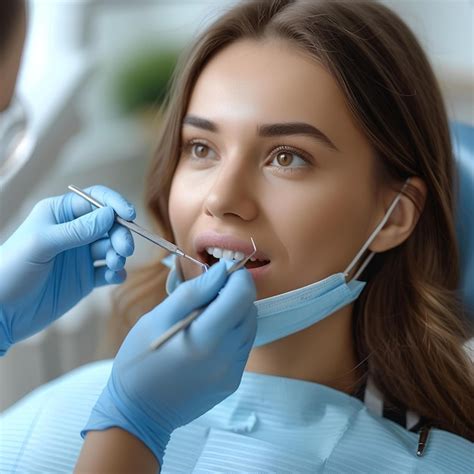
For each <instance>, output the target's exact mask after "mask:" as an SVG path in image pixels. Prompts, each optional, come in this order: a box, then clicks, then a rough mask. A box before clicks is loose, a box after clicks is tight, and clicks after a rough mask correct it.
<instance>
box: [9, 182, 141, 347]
mask: <svg viewBox="0 0 474 474" xmlns="http://www.w3.org/2000/svg"><path fill="white" fill-rule="evenodd" d="M86 191H87V192H88V193H89V194H91V195H92V196H93V197H94V198H96V199H97V200H98V201H100V202H102V203H103V204H105V205H106V206H108V207H104V208H102V209H95V208H94V210H93V209H92V206H91V205H90V204H89V203H88V202H87V201H86V200H84V199H83V198H81V197H79V196H77V195H76V194H74V193H68V194H65V195H63V196H59V197H54V198H49V199H45V200H43V201H40V202H39V203H38V204H37V205H36V206H35V207H34V209H33V210H32V211H31V213H30V215H29V216H28V217H27V218H26V220H25V221H24V222H23V224H22V225H21V226H20V227H19V228H18V229H17V230H16V232H15V233H14V234H13V235H12V236H11V237H10V238H9V239H8V240H7V241H6V242H5V243H4V244H3V245H2V246H0V355H2V354H4V353H5V352H6V351H7V349H8V348H9V346H10V345H12V344H13V343H15V342H18V341H19V340H21V339H24V338H26V337H28V336H31V335H32V334H34V333H36V332H38V331H40V330H41V329H43V328H45V327H46V326H47V325H48V324H50V323H51V322H53V321H54V320H56V319H57V318H59V317H60V316H61V315H63V314H64V313H65V312H66V311H68V310H69V309H70V308H72V307H73V306H74V305H75V304H76V303H78V302H79V301H80V300H81V299H82V298H83V297H84V296H86V295H87V294H89V293H90V292H91V291H92V289H93V288H94V287H96V286H100V285H104V284H107V283H120V282H122V281H123V280H124V278H125V273H124V270H123V267H124V265H125V257H128V256H130V255H131V254H132V253H133V250H134V244H133V238H132V236H131V234H130V232H129V231H128V229H125V228H124V227H122V226H119V225H117V224H115V223H114V210H115V211H116V213H117V214H118V215H119V216H120V217H122V218H124V219H127V220H129V219H134V218H135V209H134V207H133V206H132V205H131V204H129V203H128V202H127V201H126V200H125V199H124V198H123V197H122V196H120V195H119V194H118V193H116V192H115V191H112V190H111V189H108V188H106V187H104V186H93V187H91V188H88V189H87V190H86ZM104 259H105V260H106V263H107V265H106V266H101V267H94V261H97V260H104Z"/></svg>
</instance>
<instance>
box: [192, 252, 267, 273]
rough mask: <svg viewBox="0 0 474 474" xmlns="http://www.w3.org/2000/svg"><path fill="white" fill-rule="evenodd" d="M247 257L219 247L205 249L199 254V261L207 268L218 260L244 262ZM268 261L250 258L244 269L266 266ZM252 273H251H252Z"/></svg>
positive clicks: (241, 253)
mask: <svg viewBox="0 0 474 474" xmlns="http://www.w3.org/2000/svg"><path fill="white" fill-rule="evenodd" d="M246 257H247V256H246V255H245V254H244V253H243V252H239V251H234V250H229V249H223V248H219V247H207V248H206V249H204V250H202V251H201V252H199V260H200V261H201V262H203V263H207V264H208V265H209V266H212V265H214V264H215V263H217V262H218V261H219V260H230V261H233V262H237V261H241V260H244V259H245V258H246ZM269 263H270V260H266V259H259V258H255V257H252V258H251V259H250V260H249V261H248V262H247V263H246V264H245V268H247V269H248V270H253V269H257V268H262V267H265V266H267V265H268V264H269ZM252 273H253V272H252Z"/></svg>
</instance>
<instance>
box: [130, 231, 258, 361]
mask: <svg viewBox="0 0 474 474" xmlns="http://www.w3.org/2000/svg"><path fill="white" fill-rule="evenodd" d="M250 240H251V241H252V246H253V252H252V253H251V254H250V255H249V256H248V257H246V258H245V259H244V260H240V261H238V262H236V263H234V265H232V266H231V267H230V268H229V269H228V270H227V276H229V275H231V274H232V273H234V272H236V271H237V270H240V269H241V268H242V267H244V266H245V264H246V263H247V262H248V261H249V260H250V259H251V258H252V257H253V256H254V255H255V254H256V253H257V247H256V245H255V242H254V241H253V239H252V237H250ZM216 298H217V296H216ZM216 298H214V300H215V299H216ZM214 300H212V301H214ZM212 301H210V302H209V303H208V304H207V305H205V306H203V307H201V308H198V309H195V310H194V311H192V312H191V313H190V314H189V316H186V318H184V319H182V320H181V321H178V322H177V323H176V324H174V325H173V326H171V327H170V328H169V329H168V330H167V331H165V332H164V333H163V334H162V335H161V336H159V337H157V338H156V339H155V340H154V341H152V342H151V343H150V345H149V346H148V349H147V350H146V351H145V352H143V353H141V354H139V355H138V356H137V357H135V358H134V359H132V360H131V361H130V362H128V363H126V366H127V367H128V366H129V365H134V364H135V363H137V362H139V361H141V360H143V359H144V358H145V357H146V356H147V355H149V354H151V353H152V352H154V351H156V350H157V349H159V348H160V347H161V346H162V345H163V344H164V343H165V342H167V341H169V340H170V339H171V338H172V337H173V336H174V335H175V334H177V333H178V332H180V331H183V330H184V329H186V328H187V327H188V326H189V325H190V324H191V323H192V322H193V321H194V320H195V319H196V318H197V317H198V316H199V315H200V314H201V313H202V312H203V311H204V310H205V309H206V308H207V307H208V306H209V305H210V304H211V303H212Z"/></svg>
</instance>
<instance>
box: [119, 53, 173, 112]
mask: <svg viewBox="0 0 474 474" xmlns="http://www.w3.org/2000/svg"><path fill="white" fill-rule="evenodd" d="M178 56H179V52H178V51H177V50H163V49H160V50H158V49H157V50H148V51H145V52H140V53H138V54H136V55H134V56H133V57H131V58H129V59H128V60H127V61H125V62H124V63H123V64H122V65H121V66H120V67H119V68H118V70H117V73H116V77H115V80H114V82H115V87H114V92H115V93H114V95H115V96H116V100H117V104H118V106H119V108H120V110H121V111H122V112H123V113H125V114H130V113H135V112H139V111H142V110H144V109H150V108H152V109H155V108H156V109H157V108H159V106H160V105H161V104H162V103H163V101H164V99H165V97H166V94H167V92H168V89H169V86H170V80H171V76H172V74H173V71H174V68H175V66H176V63H177V60H178Z"/></svg>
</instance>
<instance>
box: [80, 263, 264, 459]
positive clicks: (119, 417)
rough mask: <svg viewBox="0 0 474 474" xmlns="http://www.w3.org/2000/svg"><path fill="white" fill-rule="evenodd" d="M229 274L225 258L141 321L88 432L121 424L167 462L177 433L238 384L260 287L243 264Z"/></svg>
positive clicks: (120, 357)
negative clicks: (159, 341)
mask: <svg viewBox="0 0 474 474" xmlns="http://www.w3.org/2000/svg"><path fill="white" fill-rule="evenodd" d="M226 279H227V276H226V265H225V263H224V262H220V263H218V264H215V265H213V266H212V267H211V269H210V270H209V271H208V272H207V273H205V274H203V275H201V276H200V277H198V278H195V279H193V280H190V281H187V282H184V283H182V284H181V285H180V286H179V287H178V288H177V289H176V290H175V291H174V292H173V293H172V294H171V295H170V296H169V297H168V298H167V299H166V300H165V301H163V303H161V304H160V305H159V306H157V307H156V308H155V309H153V310H152V311H151V312H149V313H148V314H146V315H145V316H143V317H142V318H141V319H140V320H139V321H138V322H137V324H136V325H135V326H134V327H133V328H132V329H131V331H130V333H129V334H128V336H127V337H126V339H125V341H124V342H123V344H122V347H121V348H120V350H119V352H118V354H117V357H116V359H115V361H114V365H113V368H112V373H111V376H110V378H109V381H108V383H107V386H106V388H105V389H104V391H103V392H102V395H101V396H100V397H99V400H98V401H97V403H96V405H95V407H94V409H93V410H92V413H91V417H90V419H89V422H88V423H87V426H86V428H85V429H84V430H83V432H82V435H83V436H84V435H85V433H87V432H88V431H91V430H105V429H108V428H111V427H119V428H122V429H124V430H126V431H128V432H130V433H132V434H133V435H134V436H136V437H137V438H139V439H140V440H142V441H143V443H145V445H147V446H148V448H149V449H150V450H151V451H152V452H153V454H154V455H155V457H156V458H157V459H158V461H159V462H160V465H162V461H163V454H164V450H165V447H166V444H167V443H168V440H169V437H170V434H171V432H172V431H173V430H174V429H176V428H178V427H179V426H182V425H184V424H186V423H189V422H190V421H192V420H194V419H195V418H197V417H199V416H200V415H202V414H204V413H205V412H206V411H208V410H209V409H211V408H212V407H213V406H215V405H216V404H217V403H219V402H221V401H222V400H223V399H224V398H226V397H227V396H229V395H230V394H231V393H233V392H234V391H235V390H236V389H237V388H238V386H239V384H240V380H241V378H242V374H243V370H244V367H245V365H246V363H247V359H248V356H249V353H250V349H251V348H252V344H253V341H254V339H255V333H256V329H257V319H256V316H257V310H256V308H255V306H254V305H253V302H254V301H255V298H256V293H255V286H254V283H253V280H252V277H251V276H250V274H249V272H248V271H247V270H245V269H242V270H238V271H237V272H235V273H233V274H231V275H230V277H229V278H228V280H227V282H226ZM222 287H223V288H222ZM221 288H222V290H221ZM220 290H221V291H220ZM219 291H220V293H219ZM218 293H219V295H218V296H217V298H216V299H215V300H214V301H213V302H212V303H211V304H210V305H209V306H208V307H207V309H206V310H205V311H204V312H203V313H202V314H201V315H200V316H199V317H198V318H197V319H196V320H195V321H194V322H193V323H191V325H190V326H189V327H188V328H187V329H186V330H185V331H181V332H180V333H178V334H177V335H175V336H174V337H173V338H172V339H170V340H169V341H168V342H166V343H165V344H164V345H163V346H162V347H160V348H159V349H158V350H156V351H155V352H153V353H152V354H150V355H148V356H147V357H146V358H144V359H142V360H140V361H139V362H137V363H135V364H132V365H130V361H133V360H134V359H135V358H136V357H137V356H138V355H140V354H142V353H143V352H144V351H145V350H146V349H147V348H148V346H149V344H150V343H151V342H152V341H153V340H154V339H156V338H157V337H158V336H160V335H161V334H163V333H164V332H165V331H166V330H167V329H168V328H169V327H171V326H172V325H173V324H174V323H176V322H177V321H179V320H181V319H183V318H184V317H185V316H187V315H188V314H189V313H190V312H191V311H193V310H194V309H196V308H199V307H201V306H203V305H205V304H207V303H208V302H209V301H212V299H213V298H214V297H215V296H216V295H217V294H218ZM86 444H87V437H86ZM85 451H87V449H85Z"/></svg>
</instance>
